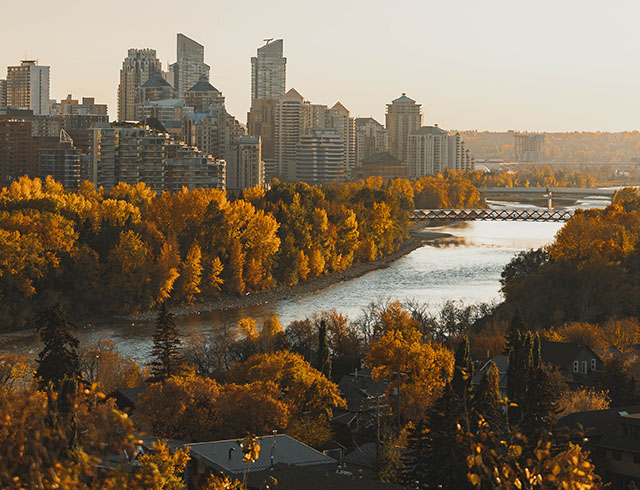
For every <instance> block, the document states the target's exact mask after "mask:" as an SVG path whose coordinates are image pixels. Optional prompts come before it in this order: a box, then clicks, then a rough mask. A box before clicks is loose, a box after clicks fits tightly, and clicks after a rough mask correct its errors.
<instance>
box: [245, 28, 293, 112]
mask: <svg viewBox="0 0 640 490" xmlns="http://www.w3.org/2000/svg"><path fill="white" fill-rule="evenodd" d="M282 46H283V41H282V39H276V40H275V41H271V40H269V41H267V44H265V45H264V46H262V47H261V48H258V55H257V56H254V57H253V58H251V104H253V101H254V100H256V99H279V98H280V97H282V96H283V95H284V94H285V90H286V85H287V58H285V57H283V56H282Z"/></svg>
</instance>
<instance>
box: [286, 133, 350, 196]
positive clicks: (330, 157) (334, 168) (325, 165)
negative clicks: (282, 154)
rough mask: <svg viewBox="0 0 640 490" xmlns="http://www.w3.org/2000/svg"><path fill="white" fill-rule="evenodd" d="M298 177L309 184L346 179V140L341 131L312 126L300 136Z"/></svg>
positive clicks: (297, 165)
mask: <svg viewBox="0 0 640 490" xmlns="http://www.w3.org/2000/svg"><path fill="white" fill-rule="evenodd" d="M298 146H299V150H298V155H297V164H296V176H297V179H298V180H300V181H303V182H306V183H308V184H309V185H318V184H326V183H329V182H339V181H344V180H346V172H345V168H344V141H343V139H342V135H341V134H340V131H338V130H337V129H329V128H311V129H309V130H308V131H307V133H306V134H304V135H303V136H302V137H301V138H300V143H299V145H298Z"/></svg>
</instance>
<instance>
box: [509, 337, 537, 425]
mask: <svg viewBox="0 0 640 490" xmlns="http://www.w3.org/2000/svg"><path fill="white" fill-rule="evenodd" d="M532 367H533V335H532V334H531V332H526V333H520V332H519V331H516V333H515V335H514V339H513V343H512V346H511V348H510V350H509V366H508V368H507V398H508V399H509V402H510V405H509V407H510V408H509V423H512V424H518V423H520V421H521V418H522V410H523V408H522V405H523V403H524V396H525V392H526V390H527V379H528V377H529V375H530V372H531V369H532ZM512 403H513V404H514V405H511V404H512Z"/></svg>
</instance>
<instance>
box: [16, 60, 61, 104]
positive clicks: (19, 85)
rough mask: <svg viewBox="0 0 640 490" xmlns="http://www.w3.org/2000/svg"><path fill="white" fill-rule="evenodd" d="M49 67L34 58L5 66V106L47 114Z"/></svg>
mask: <svg viewBox="0 0 640 490" xmlns="http://www.w3.org/2000/svg"><path fill="white" fill-rule="evenodd" d="M49 71H50V69H49V67H48V66H40V65H38V62H37V61H35V60H23V61H22V62H21V63H20V66H8V67H7V107H11V108H14V109H29V110H31V111H33V113H34V114H35V115H45V116H46V115H48V114H49Z"/></svg>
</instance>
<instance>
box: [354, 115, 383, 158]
mask: <svg viewBox="0 0 640 490" xmlns="http://www.w3.org/2000/svg"><path fill="white" fill-rule="evenodd" d="M355 127H356V129H355V131H356V165H360V163H361V162H362V160H364V159H365V158H367V157H370V156H371V155H375V154H376V153H385V152H387V151H389V134H388V133H387V130H386V129H385V127H384V126H383V125H382V124H380V123H379V122H378V121H376V120H375V119H374V118H372V117H357V118H356V120H355Z"/></svg>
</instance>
